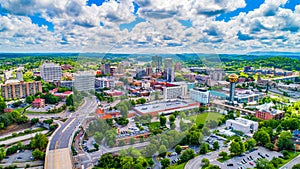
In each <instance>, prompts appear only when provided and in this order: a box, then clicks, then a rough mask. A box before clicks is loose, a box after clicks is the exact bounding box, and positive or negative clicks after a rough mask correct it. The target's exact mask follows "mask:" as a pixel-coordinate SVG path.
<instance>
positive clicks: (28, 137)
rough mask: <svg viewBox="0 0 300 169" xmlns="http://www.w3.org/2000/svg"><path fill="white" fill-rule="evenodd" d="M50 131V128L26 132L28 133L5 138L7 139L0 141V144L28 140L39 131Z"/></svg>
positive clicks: (44, 132)
mask: <svg viewBox="0 0 300 169" xmlns="http://www.w3.org/2000/svg"><path fill="white" fill-rule="evenodd" d="M48 132H49V131H48V130H44V131H41V132H36V133H31V134H26V135H24V136H20V137H15V138H11V139H8V140H5V141H0V145H1V144H5V145H10V144H13V143H17V142H18V141H24V140H28V139H30V138H32V137H34V136H35V135H36V134H37V133H42V134H46V133H48Z"/></svg>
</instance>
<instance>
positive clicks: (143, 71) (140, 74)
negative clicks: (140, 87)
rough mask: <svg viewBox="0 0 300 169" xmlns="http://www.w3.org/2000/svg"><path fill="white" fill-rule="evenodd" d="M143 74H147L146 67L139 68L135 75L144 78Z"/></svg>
mask: <svg viewBox="0 0 300 169" xmlns="http://www.w3.org/2000/svg"><path fill="white" fill-rule="evenodd" d="M143 76H146V71H145V70H144V69H137V70H136V75H135V77H136V78H137V79H140V78H142V77H143Z"/></svg>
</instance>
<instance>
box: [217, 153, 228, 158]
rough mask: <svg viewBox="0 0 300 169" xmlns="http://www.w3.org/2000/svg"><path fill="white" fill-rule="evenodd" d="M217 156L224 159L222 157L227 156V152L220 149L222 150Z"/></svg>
mask: <svg viewBox="0 0 300 169" xmlns="http://www.w3.org/2000/svg"><path fill="white" fill-rule="evenodd" d="M219 156H221V157H222V158H223V159H224V158H227V156H228V153H227V152H225V151H222V152H220V153H219Z"/></svg>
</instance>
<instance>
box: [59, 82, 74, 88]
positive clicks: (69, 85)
mask: <svg viewBox="0 0 300 169" xmlns="http://www.w3.org/2000/svg"><path fill="white" fill-rule="evenodd" d="M73 86H74V81H60V87H67V88H69V89H71V88H72V87H73Z"/></svg>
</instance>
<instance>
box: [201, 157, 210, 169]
mask: <svg viewBox="0 0 300 169" xmlns="http://www.w3.org/2000/svg"><path fill="white" fill-rule="evenodd" d="M201 163H202V168H206V167H208V166H209V164H210V162H209V160H208V159H207V158H203V159H202V160H201Z"/></svg>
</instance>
